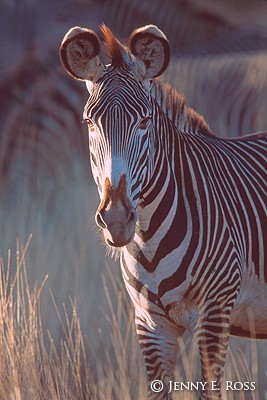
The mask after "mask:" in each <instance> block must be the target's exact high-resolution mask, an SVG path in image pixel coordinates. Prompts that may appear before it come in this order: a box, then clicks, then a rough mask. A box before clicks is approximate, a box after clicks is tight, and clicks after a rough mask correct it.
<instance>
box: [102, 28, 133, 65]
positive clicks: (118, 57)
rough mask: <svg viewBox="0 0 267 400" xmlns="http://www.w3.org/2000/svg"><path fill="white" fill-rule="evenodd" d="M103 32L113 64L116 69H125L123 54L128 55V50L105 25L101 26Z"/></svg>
mask: <svg viewBox="0 0 267 400" xmlns="http://www.w3.org/2000/svg"><path fill="white" fill-rule="evenodd" d="M101 31H102V34H103V37H104V43H105V46H106V48H107V51H108V55H109V56H110V58H111V64H112V65H113V66H114V67H122V68H125V66H126V64H125V60H124V58H123V54H126V51H127V50H126V48H125V47H124V46H122V44H121V43H120V42H119V41H118V40H117V39H116V37H115V36H114V34H113V33H112V32H111V30H110V29H109V28H108V27H107V26H106V25H105V24H103V25H101Z"/></svg>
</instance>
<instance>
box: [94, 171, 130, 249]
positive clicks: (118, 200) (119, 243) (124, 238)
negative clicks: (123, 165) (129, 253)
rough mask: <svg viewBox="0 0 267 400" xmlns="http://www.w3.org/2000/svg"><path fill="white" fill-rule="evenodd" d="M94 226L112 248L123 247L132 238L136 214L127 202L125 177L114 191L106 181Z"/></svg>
mask: <svg viewBox="0 0 267 400" xmlns="http://www.w3.org/2000/svg"><path fill="white" fill-rule="evenodd" d="M95 220H96V224H97V225H98V226H99V227H100V228H101V229H102V230H103V233H104V237H105V241H106V243H107V244H108V245H110V246H114V247H123V246H125V245H126V244H128V243H130V242H131V240H132V239H133V237H134V233H135V226H136V221H137V212H136V210H135V209H134V208H133V206H132V205H131V202H130V201H129V200H128V198H127V195H126V190H125V176H123V177H122V178H121V180H120V183H119V185H118V187H117V188H116V189H113V188H112V187H111V185H110V181H109V180H108V179H106V182H105V192H104V197H103V200H102V201H101V203H100V205H99V207H98V210H97V212H96V216H95Z"/></svg>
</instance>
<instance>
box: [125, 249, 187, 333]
mask: <svg viewBox="0 0 267 400" xmlns="http://www.w3.org/2000/svg"><path fill="white" fill-rule="evenodd" d="M180 253H181V249H180V250H179V249H176V251H174V252H172V253H170V254H168V256H166V257H164V259H161V260H160V261H159V262H158V264H157V268H154V269H153V270H152V271H150V270H148V268H147V264H145V265H144V264H143V260H144V257H145V256H146V257H145V258H146V259H148V258H149V256H151V257H152V258H151V260H152V261H150V262H153V256H154V257H155V253H153V251H152V250H151V249H150V251H148V250H147V251H146V249H145V248H143V257H142V258H141V259H140V255H138V256H137V257H136V256H135V255H136V254H135V253H133V252H132V251H131V249H129V247H128V246H127V248H124V251H123V253H122V257H121V268H122V275H123V278H124V282H125V286H126V289H127V291H128V293H129V295H130V297H131V299H132V301H133V303H134V305H135V307H136V308H138V309H140V310H142V313H143V312H151V311H152V312H156V313H157V314H164V315H166V313H168V312H169V310H170V309H171V308H172V307H173V306H174V305H171V307H170V304H171V303H173V299H174V298H175V307H176V305H177V304H179V305H180V306H181V305H182V307H180V316H179V320H185V319H186V318H187V316H188V310H189V308H190V306H189V305H187V304H186V301H185V298H184V294H185V293H186V291H187V289H188V288H189V286H190V283H191V280H192V278H191V276H190V275H188V276H187V275H186V274H185V279H183V282H182V283H181V284H180V285H177V279H175V278H173V277H174V276H175V274H179V272H178V271H179V268H181V265H180V262H181V259H182V258H181V254H180ZM174 279H175V281H174ZM172 283H173V284H174V288H173V289H172V288H171V284H172ZM166 285H167V286H166ZM140 313H141V311H140ZM180 325H182V324H180ZM184 325H185V323H183V326H184Z"/></svg>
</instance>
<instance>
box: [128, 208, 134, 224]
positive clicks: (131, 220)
mask: <svg viewBox="0 0 267 400" xmlns="http://www.w3.org/2000/svg"><path fill="white" fill-rule="evenodd" d="M135 220H136V212H135V211H134V210H131V211H130V213H129V218H128V222H133V221H135Z"/></svg>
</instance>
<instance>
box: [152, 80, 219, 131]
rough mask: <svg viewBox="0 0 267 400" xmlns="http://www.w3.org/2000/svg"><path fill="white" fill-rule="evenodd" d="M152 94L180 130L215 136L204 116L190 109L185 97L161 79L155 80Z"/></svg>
mask: <svg viewBox="0 0 267 400" xmlns="http://www.w3.org/2000/svg"><path fill="white" fill-rule="evenodd" d="M151 93H152V96H153V97H154V98H155V100H156V101H157V103H158V105H159V106H160V107H161V109H162V110H163V111H164V112H165V114H166V115H167V116H168V118H169V119H170V120H171V121H172V123H173V124H174V125H175V126H176V128H177V129H178V130H180V131H187V132H188V131H190V132H196V133H200V134H202V135H205V136H215V135H214V134H213V133H212V131H211V130H210V128H209V126H208V124H207V122H206V121H205V119H204V118H203V117H202V115H200V114H198V113H197V112H196V111H195V110H193V109H192V108H191V107H188V105H187V104H186V101H185V97H184V96H183V95H182V94H181V93H178V92H177V91H176V90H175V89H173V88H172V87H171V85H169V84H166V83H163V82H161V81H160V79H155V80H154V84H153V86H152V90H151Z"/></svg>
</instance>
